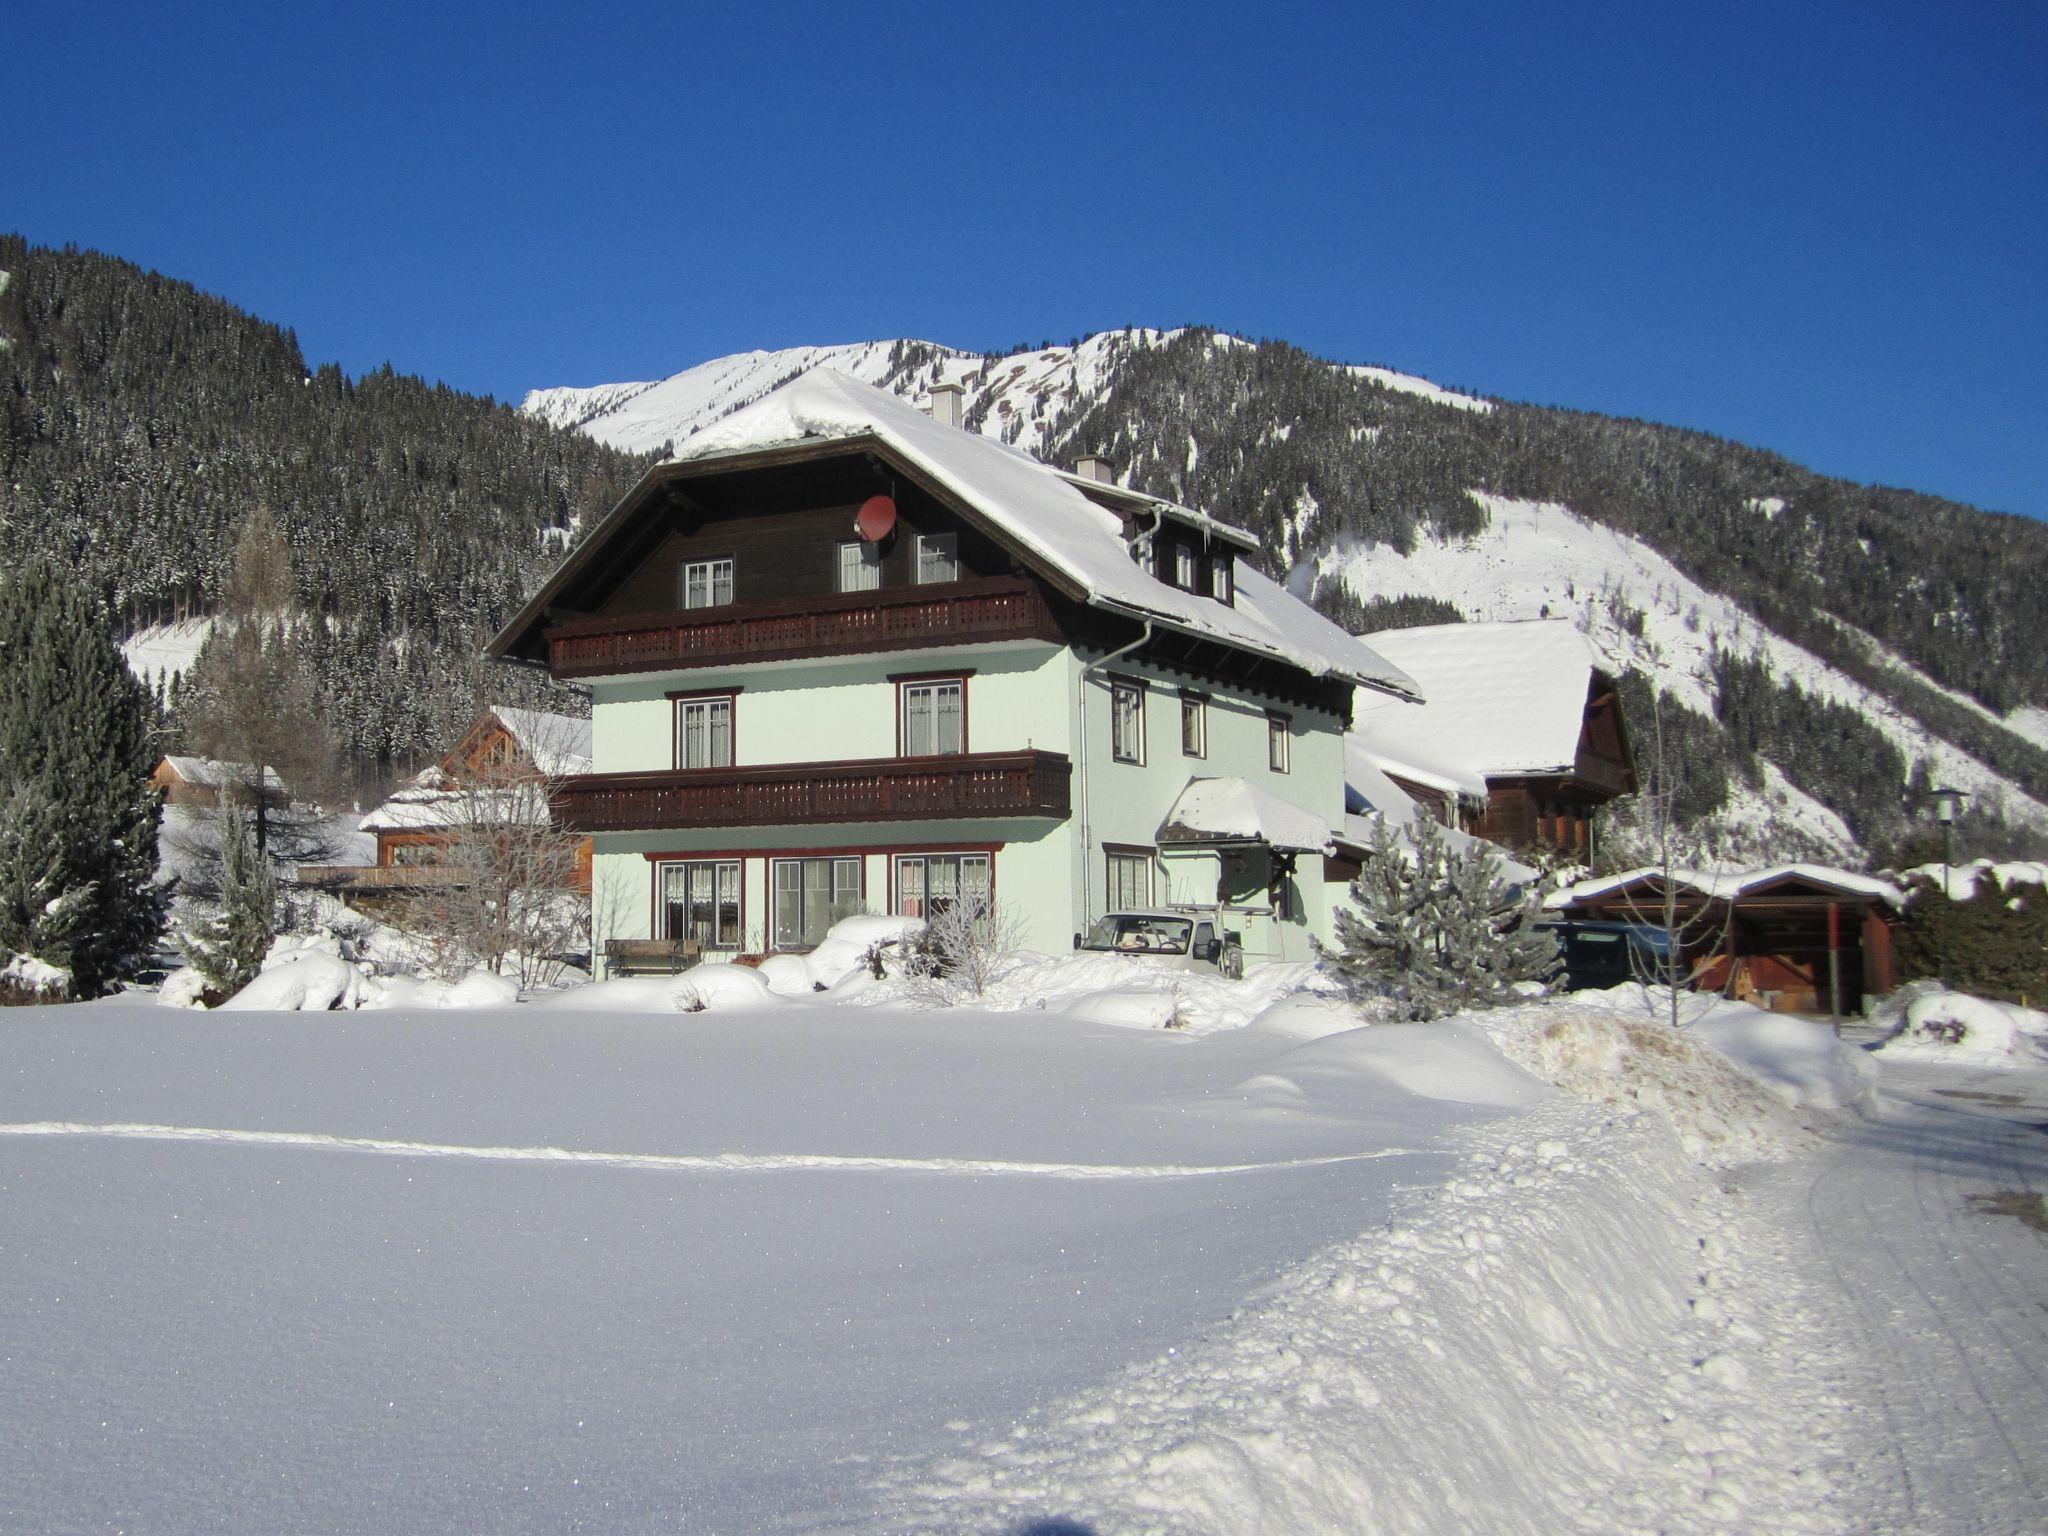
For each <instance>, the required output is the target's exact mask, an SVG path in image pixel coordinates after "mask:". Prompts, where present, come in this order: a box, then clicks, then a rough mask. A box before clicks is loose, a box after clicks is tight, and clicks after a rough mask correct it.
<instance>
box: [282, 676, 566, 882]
mask: <svg viewBox="0 0 2048 1536" xmlns="http://www.w3.org/2000/svg"><path fill="white" fill-rule="evenodd" d="M589 769H590V722H589V721H588V720H579V719H577V718H575V717H574V716H571V715H552V714H544V713H542V712H540V711H538V710H529V709H513V708H511V707H509V706H506V705H492V706H491V707H489V708H487V709H486V710H484V712H483V713H482V714H480V715H478V716H477V718H476V720H475V721H474V723H472V724H471V725H470V727H469V729H468V730H466V731H465V732H463V734H462V738H461V740H459V741H458V742H456V744H455V745H454V746H453V747H451V748H449V750H448V751H447V752H446V753H444V754H443V755H442V756H441V759H440V761H439V762H437V763H435V764H434V765H433V766H432V767H430V768H428V769H426V770H424V771H423V772H422V773H420V774H419V775H418V776H417V777H416V778H414V779H413V781H412V782H411V783H410V784H407V785H406V786H404V787H403V788H401V789H399V790H396V791H395V792H393V793H392V795H391V796H390V797H389V798H388V799H386V800H385V801H384V803H383V804H382V805H379V806H378V807H377V808H376V809H375V810H373V811H371V812H370V813H369V814H368V815H367V816H365V817H364V818H363V819H362V822H361V823H360V829H361V830H362V831H363V832H365V833H368V834H370V835H372V836H374V837H375V838H376V840H377V861H376V863H375V864H370V865H362V864H355V865H343V864H333V865H305V866H301V867H300V869H299V883H300V884H302V885H310V886H317V887H320V888H323V889H327V890H331V891H334V892H336V893H337V894H339V895H344V896H347V895H361V894H367V893H371V892H390V891H394V890H404V889H417V888H419V887H421V886H428V885H437V884H441V883H443V882H444V881H446V880H447V879H448V871H447V869H446V862H447V855H448V849H449V847H450V845H451V844H452V843H453V842H454V841H455V839H456V837H457V836H458V835H459V834H460V832H461V830H462V828H463V827H465V826H468V825H473V824H474V823H475V820H476V798H477V797H478V796H480V795H484V796H489V795H513V796H517V797H518V798H520V799H524V798H525V797H523V796H518V792H517V788H516V786H518V785H519V784H521V783H523V782H531V781H533V780H536V779H545V780H548V781H552V780H555V779H558V778H562V777H565V776H567V775H571V774H579V773H587V772H588V771H589ZM576 881H577V888H578V889H579V890H581V891H583V892H585V893H587V892H588V891H589V890H590V839H589V838H588V837H585V838H584V839H583V840H582V841H581V843H580V844H579V845H578V848H577V853H576Z"/></svg>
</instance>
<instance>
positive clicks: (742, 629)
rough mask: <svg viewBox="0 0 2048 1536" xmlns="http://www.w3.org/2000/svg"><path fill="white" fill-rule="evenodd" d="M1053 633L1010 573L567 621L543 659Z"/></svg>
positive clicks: (594, 672) (780, 653)
mask: <svg viewBox="0 0 2048 1536" xmlns="http://www.w3.org/2000/svg"><path fill="white" fill-rule="evenodd" d="M1059 638H1060V632H1059V629H1058V626H1057V625H1056V624H1055V622H1054V620H1053V615H1052V610H1051V609H1050V608H1049V607H1047V605H1046V601H1045V595H1044V593H1043V592H1042V591H1041V590H1040V589H1039V587H1038V585H1037V583H1035V582H1031V581H1025V580H1022V579H1020V578H1018V577H1014V576H998V577H982V578H977V579H974V580H971V581H955V582H947V583H946V584H944V585H943V586H929V587H893V588H883V589H880V590H878V591H873V592H842V593H837V594H834V595H831V596H825V597H807V598H786V599H779V600H777V601H774V602H759V603H728V604H725V605H724V606H723V607H718V608H693V609H690V610H688V611H687V612H682V613H643V614H625V615H618V616H614V617H607V618H588V619H564V620H562V621H560V622H558V623H556V624H554V625H552V626H550V627H549V629H548V631H547V642H548V667H549V670H551V671H552V672H553V673H554V675H555V676H556V677H558V678H583V677H609V676H615V675H617V674H619V673H624V672H666V671H673V670H678V669H682V668H688V667H719V666H730V665H732V664H733V663H735V662H746V661H783V660H788V659H791V658H795V657H808V656H855V655H860V654H862V653H865V652H871V651H902V650H914V649H918V648H920V647H925V646H933V645H961V644H966V643H968V642H970V641H981V640H1050V641H1058V640H1059Z"/></svg>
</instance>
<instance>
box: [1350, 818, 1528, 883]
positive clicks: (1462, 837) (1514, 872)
mask: <svg viewBox="0 0 2048 1536" xmlns="http://www.w3.org/2000/svg"><path fill="white" fill-rule="evenodd" d="M1380 819H1381V818H1380V815H1379V813H1378V812H1373V813H1371V814H1368V815H1358V814H1356V813H1351V812H1347V813H1346V815H1345V817H1344V841H1346V842H1347V843H1350V844H1351V845H1352V846H1353V847H1357V848H1369V847H1371V846H1372V834H1373V829H1374V827H1375V825H1376V824H1377V823H1378V822H1379V821H1380ZM1393 825H1394V835H1395V836H1396V837H1397V838H1398V839H1399V840H1400V844H1401V848H1402V849H1403V851H1404V852H1405V853H1406V854H1407V856H1408V858H1409V860H1410V861H1411V862H1412V861H1413V860H1414V857H1415V855H1414V852H1413V850H1414V847H1415V829H1416V822H1415V821H1414V820H1410V821H1406V822H1396V823H1394V824H1393ZM1437 832H1438V833H1439V834H1440V835H1441V836H1442V837H1443V840H1444V846H1445V847H1447V848H1449V849H1450V850H1451V851H1452V852H1453V853H1469V852H1471V851H1472V850H1473V849H1475V848H1491V849H1493V851H1494V852H1495V853H1496V854H1497V855H1499V857H1500V869H1501V873H1502V874H1503V875H1505V876H1506V877H1507V878H1508V880H1509V882H1510V883H1512V884H1516V885H1527V884H1528V883H1529V882H1530V881H1532V880H1534V879H1536V878H1537V875H1538V873H1539V871H1537V870H1536V869H1534V868H1532V867H1531V866H1529V865H1527V864H1524V863H1523V862H1522V861H1521V860H1520V859H1517V858H1516V857H1514V855H1512V854H1511V853H1509V852H1508V851H1507V849H1505V848H1503V847H1501V846H1500V844H1498V843H1489V842H1487V840H1486V839H1485V838H1483V837H1474V836H1473V835H1472V834H1471V833H1470V832H1461V831H1459V830H1458V829H1457V828H1456V827H1443V826H1440V827H1438V828H1437Z"/></svg>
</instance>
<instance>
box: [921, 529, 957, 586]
mask: <svg viewBox="0 0 2048 1536" xmlns="http://www.w3.org/2000/svg"><path fill="white" fill-rule="evenodd" d="M917 579H918V583H919V584H920V585H923V584H925V583H928V582H934V581H958V580H959V579H960V536H959V535H958V534H953V533H921V534H919V535H918V536H917Z"/></svg>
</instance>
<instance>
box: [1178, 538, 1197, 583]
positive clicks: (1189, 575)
mask: <svg viewBox="0 0 2048 1536" xmlns="http://www.w3.org/2000/svg"><path fill="white" fill-rule="evenodd" d="M1173 584H1174V585H1175V586H1176V587H1179V588H1180V589H1181V590H1182V591H1184V592H1192V591H1194V590H1195V550H1194V546H1193V545H1191V544H1175V545H1174V546H1173Z"/></svg>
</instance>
